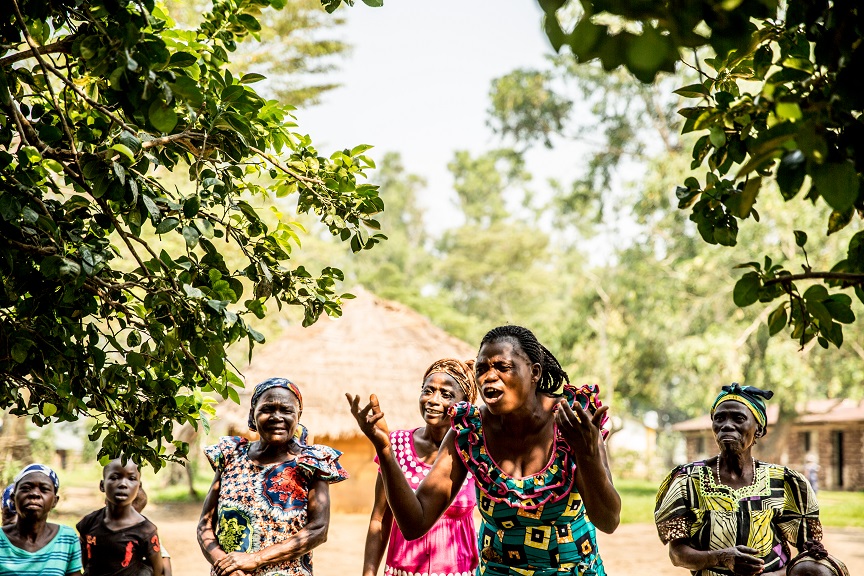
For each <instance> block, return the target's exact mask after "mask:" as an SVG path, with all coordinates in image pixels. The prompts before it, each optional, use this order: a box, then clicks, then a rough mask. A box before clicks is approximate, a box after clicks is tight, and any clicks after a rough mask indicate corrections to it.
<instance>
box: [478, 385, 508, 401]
mask: <svg viewBox="0 0 864 576" xmlns="http://www.w3.org/2000/svg"><path fill="white" fill-rule="evenodd" d="M503 395H504V391H503V390H499V389H498V388H492V387H491V386H490V387H488V388H483V399H484V400H486V401H487V402H495V401H496V400H498V399H499V398H501V396H503Z"/></svg>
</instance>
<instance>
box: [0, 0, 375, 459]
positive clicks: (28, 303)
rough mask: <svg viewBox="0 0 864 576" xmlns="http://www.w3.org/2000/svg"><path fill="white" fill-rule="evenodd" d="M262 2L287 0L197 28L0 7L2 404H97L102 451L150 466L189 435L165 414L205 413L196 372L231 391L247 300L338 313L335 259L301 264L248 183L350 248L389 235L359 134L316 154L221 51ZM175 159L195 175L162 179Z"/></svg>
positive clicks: (148, 3) (99, 1)
mask: <svg viewBox="0 0 864 576" xmlns="http://www.w3.org/2000/svg"><path fill="white" fill-rule="evenodd" d="M268 6H271V7H273V8H282V7H284V1H283V0H240V1H236V0H215V1H214V2H213V5H212V11H210V12H208V13H206V14H204V15H203V16H201V17H200V20H199V21H198V22H197V24H196V26H195V28H194V29H183V28H182V27H178V26H176V25H175V23H174V22H173V21H172V19H171V17H170V15H169V14H168V13H167V12H166V11H165V10H163V9H162V8H160V7H158V6H157V5H156V4H155V3H154V2H153V1H152V0H143V1H141V2H126V1H122V0H121V1H119V2H118V1H116V0H92V1H84V2H59V3H49V4H45V3H44V2H39V1H34V0H12V1H11V4H10V9H9V10H7V11H5V15H3V16H2V17H0V144H2V150H0V237H2V242H0V277H2V282H0V377H2V380H3V387H2V389H0V406H2V407H11V408H12V412H13V413H14V414H16V415H19V416H25V415H26V416H29V417H31V418H32V419H33V421H34V422H36V423H37V424H39V425H43V424H46V423H48V422H50V421H52V420H54V421H56V420H60V421H64V420H74V419H77V418H79V417H80V416H82V415H85V414H87V415H92V416H94V417H95V418H96V425H95V427H94V429H93V432H92V434H91V438H99V437H101V438H102V450H101V452H100V456H104V457H108V456H117V455H119V454H120V453H121V451H122V452H123V453H125V454H126V455H129V456H132V458H133V459H134V460H136V461H139V462H140V461H142V460H146V461H148V462H149V463H150V464H152V465H153V466H154V467H155V468H157V469H158V468H159V467H160V466H161V465H162V464H163V460H164V459H168V458H171V459H176V458H182V457H183V456H184V455H185V453H186V450H187V449H188V446H187V445H186V443H185V442H182V441H181V440H177V439H175V438H174V435H173V427H174V423H190V424H192V425H193V426H196V427H197V426H198V425H199V423H204V424H205V426H206V424H207V416H208V411H207V401H206V400H205V397H204V395H203V393H204V392H208V391H213V390H215V391H216V392H218V393H219V394H221V395H222V396H224V397H228V396H232V397H235V398H236V391H235V390H234V389H233V388H232V385H236V384H239V382H240V381H239V379H238V378H237V376H236V374H234V372H233V371H232V369H231V367H230V364H227V365H226V347H227V346H228V345H230V344H231V343H234V342H237V341H240V340H242V339H245V340H248V342H249V346H250V353H251V348H252V346H253V345H254V343H256V342H263V340H264V337H263V335H262V334H261V333H260V332H258V331H257V330H255V329H254V328H253V327H252V324H251V322H250V320H249V319H250V318H251V317H252V316H255V317H257V318H261V317H263V316H264V314H265V310H266V309H265V306H266V305H268V304H269V303H273V304H275V305H277V306H279V307H281V306H282V305H283V304H288V305H292V306H298V307H302V309H303V315H304V318H303V322H304V324H310V323H312V322H314V321H315V320H316V319H317V318H318V317H319V316H320V314H322V313H328V314H336V315H338V314H339V313H340V309H339V304H340V296H339V294H338V293H337V292H336V291H335V283H336V282H337V281H339V280H341V278H342V273H341V271H340V270H338V269H336V268H332V267H328V266H325V267H324V268H323V269H322V270H321V272H320V274H316V275H313V274H312V273H311V272H310V271H309V270H307V269H306V268H304V267H302V266H299V267H293V266H292V265H291V254H292V250H294V249H295V247H296V245H297V244H298V243H299V242H298V235H297V229H296V227H295V226H293V225H292V224H290V223H287V222H284V221H277V222H275V223H272V221H269V222H271V223H268V220H267V219H266V218H264V217H263V215H262V214H260V213H259V209H256V208H255V207H253V203H250V201H249V199H250V198H251V197H267V196H270V195H275V196H278V197H293V198H295V199H296V203H297V209H298V211H299V212H301V213H309V214H315V215H316V217H317V218H318V219H319V220H320V221H321V222H322V223H323V225H324V226H325V227H326V229H327V230H328V231H329V232H330V233H331V234H333V235H335V236H338V237H339V238H340V239H341V240H342V241H345V242H348V243H349V244H350V246H351V248H352V250H354V251H360V250H362V249H365V248H370V247H371V246H373V245H374V244H376V243H377V242H378V241H379V240H380V239H381V235H379V234H377V233H376V232H375V230H376V229H377V228H378V223H377V222H376V221H375V220H373V219H372V217H373V215H374V214H376V213H378V212H380V211H381V210H382V209H383V202H382V201H381V199H380V198H379V197H378V193H377V186H373V185H369V184H363V183H361V182H362V180H358V179H362V178H363V177H364V175H365V173H364V170H365V169H366V168H367V167H369V166H371V165H372V162H371V160H369V159H368V158H367V157H366V156H365V155H364V152H365V151H366V150H367V149H368V146H357V147H355V148H347V149H344V150H341V151H337V152H335V153H334V154H332V155H331V156H329V157H326V156H322V155H320V154H319V153H318V152H317V150H316V149H315V148H314V147H313V146H312V143H311V141H310V140H309V138H308V137H307V136H304V135H302V134H300V133H298V132H296V131H295V130H294V123H293V118H292V116H291V114H290V110H291V107H290V106H287V105H283V104H280V103H279V102H277V101H275V100H266V99H264V98H262V97H261V96H260V95H259V94H258V93H257V92H256V91H255V90H254V89H253V88H252V87H251V86H250V85H251V84H252V83H254V82H257V81H259V80H262V79H263V78H264V77H263V76H262V75H260V74H257V73H249V74H243V75H239V74H234V73H232V72H230V71H229V70H228V68H227V64H228V62H229V59H230V58H229V57H230V54H231V53H232V52H233V51H234V50H235V48H236V46H237V44H238V42H241V41H242V40H244V39H245V38H246V37H247V36H249V35H255V34H257V33H258V31H259V30H260V29H261V24H260V22H259V20H258V18H259V16H260V10H261V9H262V8H266V7H268ZM181 171H182V172H184V173H188V177H189V179H190V181H191V184H192V185H191V186H190V187H189V189H188V190H187V191H185V192H183V191H181V190H179V189H176V188H175V189H173V190H172V189H171V188H169V187H167V186H165V185H164V184H163V180H162V178H161V176H162V175H164V174H166V173H168V172H175V173H177V172H181ZM370 230H371V232H370ZM162 237H175V238H178V239H182V240H181V241H180V242H170V241H169V242H164V243H163V242H162V241H161V238H162ZM230 246H234V247H235V248H236V249H237V250H238V251H239V252H241V253H242V255H243V263H242V264H241V265H229V264H228V262H229V261H231V262H232V263H233V262H234V260H231V259H226V257H225V254H226V253H227V252H226V250H227V247H230ZM168 442H171V443H173V444H174V447H175V448H176V451H171V452H166V446H165V444H166V443H168Z"/></svg>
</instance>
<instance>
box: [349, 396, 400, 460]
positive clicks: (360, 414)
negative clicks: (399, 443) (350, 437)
mask: <svg viewBox="0 0 864 576" xmlns="http://www.w3.org/2000/svg"><path fill="white" fill-rule="evenodd" d="M345 398H347V399H348V404H349V405H350V406H351V414H352V415H353V416H354V419H355V420H357V425H358V426H360V430H362V431H363V434H365V435H366V437H367V438H369V440H370V441H371V442H372V444H373V445H374V446H375V448H376V449H377V450H383V449H385V448H387V447H388V446H389V445H390V431H389V430H388V429H387V422H386V421H385V420H384V412H382V411H381V406H380V405H379V404H378V397H377V396H376V395H375V394H372V395H371V396H369V403H368V404H367V405H366V406H364V407H363V408H360V396H352V395H351V394H348V393H347V392H346V393H345Z"/></svg>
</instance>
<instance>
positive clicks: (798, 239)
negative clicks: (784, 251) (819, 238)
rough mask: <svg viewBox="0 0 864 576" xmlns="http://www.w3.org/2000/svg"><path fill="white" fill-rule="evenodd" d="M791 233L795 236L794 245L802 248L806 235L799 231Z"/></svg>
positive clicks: (805, 242) (805, 241)
mask: <svg viewBox="0 0 864 576" xmlns="http://www.w3.org/2000/svg"><path fill="white" fill-rule="evenodd" d="M792 233H793V234H794V235H795V244H797V245H798V246H799V247H801V248H803V247H804V245H805V244H807V233H806V232H802V231H801V230H794V231H793V232H792Z"/></svg>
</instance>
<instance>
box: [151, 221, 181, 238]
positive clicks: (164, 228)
mask: <svg viewBox="0 0 864 576" xmlns="http://www.w3.org/2000/svg"><path fill="white" fill-rule="evenodd" d="M178 224H180V220H178V219H177V218H173V217H170V218H163V219H162V221H161V222H159V224H157V225H156V234H165V233H167V232H170V231H171V230H174V229H175V228H176V227H177V225H178Z"/></svg>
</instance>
